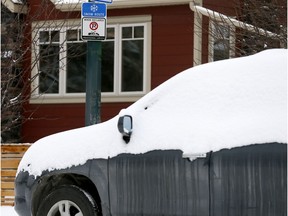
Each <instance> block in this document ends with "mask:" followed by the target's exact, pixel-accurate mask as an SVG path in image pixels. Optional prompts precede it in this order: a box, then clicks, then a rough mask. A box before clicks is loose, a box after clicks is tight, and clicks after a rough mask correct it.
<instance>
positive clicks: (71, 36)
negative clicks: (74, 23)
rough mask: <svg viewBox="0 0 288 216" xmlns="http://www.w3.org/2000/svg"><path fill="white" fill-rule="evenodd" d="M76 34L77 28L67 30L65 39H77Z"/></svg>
mask: <svg viewBox="0 0 288 216" xmlns="http://www.w3.org/2000/svg"><path fill="white" fill-rule="evenodd" d="M77 34H78V31H77V30H68V31H67V35H66V38H67V41H77V39H78V37H77V36H78V35H77Z"/></svg>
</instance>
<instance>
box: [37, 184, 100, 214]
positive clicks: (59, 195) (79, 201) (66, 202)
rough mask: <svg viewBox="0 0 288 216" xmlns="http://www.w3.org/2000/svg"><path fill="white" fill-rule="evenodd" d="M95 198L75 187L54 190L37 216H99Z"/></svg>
mask: <svg viewBox="0 0 288 216" xmlns="http://www.w3.org/2000/svg"><path fill="white" fill-rule="evenodd" d="M97 212H98V207H97V203H96V202H95V200H94V199H93V197H92V196H91V195H90V194H89V193H87V192H86V191H84V190H82V189H81V188H79V187H77V186H74V185H64V186H61V187H59V188H56V189H54V190H53V191H52V192H51V193H50V194H48V195H47V196H46V197H45V198H44V199H43V200H42V201H41V204H40V206H39V208H38V211H37V216H62V215H65V216H68V215H69V216H99V214H97Z"/></svg>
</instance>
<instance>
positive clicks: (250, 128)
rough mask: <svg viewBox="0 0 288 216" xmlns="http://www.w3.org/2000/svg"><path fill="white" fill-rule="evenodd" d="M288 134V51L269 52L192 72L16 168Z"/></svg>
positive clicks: (53, 140) (56, 139) (46, 142)
mask: <svg viewBox="0 0 288 216" xmlns="http://www.w3.org/2000/svg"><path fill="white" fill-rule="evenodd" d="M124 114H128V115H131V116H132V117H133V127H134V128H133V133H132V137H131V141H130V142H129V143H128V144H125V142H124V141H123V140H122V136H121V134H120V133H119V132H118V129H117V121H118V117H119V116H121V115H124ZM286 139H287V50H268V51H264V52H261V53H259V54H256V55H253V56H250V57H243V58H236V59H232V60H225V61H219V62H214V63H209V64H205V65H201V66H197V67H194V68H191V69H188V70H186V71H184V72H182V73H180V74H178V75H176V76H175V77H173V78H171V79H170V80H168V81H167V82H165V83H163V84H162V85H160V86H159V87H157V88H156V89H155V90H153V91H152V92H150V93H149V94H147V95H146V96H145V97H143V98H142V99H140V100H139V101H137V102H136V103H134V104H133V105H131V106H130V107H128V108H127V109H125V110H122V111H121V112H120V113H119V115H118V116H116V117H115V118H113V119H111V120H109V121H107V122H104V123H101V124H98V125H93V126H89V127H85V128H80V129H75V130H71V131H67V132H62V133H58V134H55V135H51V136H48V137H45V138H43V139H41V140H39V141H37V142H36V143H35V144H34V145H32V147H31V148H30V149H29V151H27V152H26V154H25V156H24V157H23V159H22V161H21V163H20V166H19V168H18V171H20V170H25V171H29V173H30V174H33V175H40V174H41V172H42V171H43V170H53V169H62V168H67V167H71V166H72V165H79V164H83V163H85V162H86V161H87V160H88V159H93V158H108V157H114V156H116V155H118V154H120V153H132V154H139V153H145V152H148V151H151V150H155V149H163V150H164V149H180V150H182V151H183V154H201V153H206V152H209V151H218V150H220V149H223V148H232V147H237V146H244V145H249V144H257V143H267V142H280V143H286Z"/></svg>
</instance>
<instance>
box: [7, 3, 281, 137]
mask: <svg viewBox="0 0 288 216" xmlns="http://www.w3.org/2000/svg"><path fill="white" fill-rule="evenodd" d="M246 1H248V0H246ZM5 2H10V5H14V6H15V5H17V4H19V2H20V1H19V2H18V3H15V0H14V1H12V0H5ZM71 2H72V3H71ZM243 2H244V0H243V1H242V0H241V1H240V0H239V2H238V3H236V1H224V0H219V1H217V2H215V1H213V0H195V1H192V0H190V1H189V0H174V1H172V0H114V1H113V3H112V4H110V5H108V12H107V14H108V18H107V36H106V40H105V41H103V42H102V63H101V64H102V94H101V95H102V96H101V120H102V121H105V120H108V119H110V118H112V117H114V116H115V115H117V114H118V113H119V111H120V110H121V109H123V108H126V107H127V106H129V105H130V104H131V103H133V102H135V101H136V100H138V99H139V98H141V97H142V96H143V95H145V94H146V93H148V92H149V91H150V90H151V89H153V88H155V87H157V86H158V85H159V84H161V83H162V82H164V81H166V80H167V79H169V78H170V77H172V76H174V75H175V74H177V73H179V72H181V71H183V70H185V69H187V68H190V67H192V66H196V65H199V64H202V63H206V62H209V61H214V60H221V59H224V58H229V57H234V56H239V55H241V54H243V53H241V52H243V50H245V51H247V53H249V52H250V53H251V52H253V51H254V50H249V49H248V48H245V47H244V48H243V46H242V44H241V43H240V42H239V41H241V40H244V39H245V38H247V35H245V34H242V35H241V37H238V36H236V35H237V34H238V33H239V32H244V31H246V32H249V33H251V34H252V35H255V34H259V35H261V37H265V38H269V40H270V39H271V40H272V41H273V43H268V45H267V46H268V47H269V46H270V44H273V45H271V46H272V47H281V46H282V47H283V46H284V47H285V46H287V40H286V41H284V43H282V42H281V41H280V40H278V36H279V35H280V33H281V31H282V29H281V28H280V27H278V28H276V27H274V28H272V29H268V30H267V29H266V28H265V26H263V27H262V26H260V27H261V28H257V29H256V30H255V28H254V27H255V26H253V22H252V21H251V22H249V24H247V23H246V20H247V19H246V17H244V16H243V11H245V10H244V9H245V8H244V7H242V6H243V5H245V4H244V3H243ZM2 3H3V0H2ZM21 3H22V4H24V5H27V7H28V8H27V11H25V23H26V28H25V31H24V32H25V35H26V37H25V38H26V40H24V41H23V47H24V48H25V50H26V51H25V53H23V73H24V74H25V78H26V83H28V84H27V85H28V86H29V88H25V92H24V94H23V95H25V96H26V98H27V99H26V100H25V102H24V103H23V116H24V118H23V123H22V129H21V137H22V138H21V141H22V142H34V141H36V140H37V139H39V138H41V137H43V136H46V135H50V134H53V133H56V132H60V131H64V130H68V129H73V128H77V127H82V126H84V125H85V80H86V75H85V74H86V50H87V42H86V41H83V40H82V39H81V1H80V2H76V1H74V2H73V1H65V0H64V1H59V0H41V1H39V0H27V2H22V1H21ZM279 5H280V6H279V7H278V8H279V10H280V9H281V11H282V10H283V11H285V13H284V15H283V16H282V15H281V17H280V22H281V24H283V25H282V26H287V19H286V18H285V16H286V17H287V15H286V10H287V2H285V1H280V2H279ZM283 7H284V8H283ZM285 7H286V10H285ZM243 8H244V9H243ZM241 11H242V12H241ZM278 12H279V11H278ZM278 12H277V13H278ZM279 14H280V13H279ZM275 28H276V30H277V31H276V32H275ZM259 29H260V30H259ZM262 30H263V32H262ZM259 32H260V33H259ZM284 32H285V31H284ZM243 35H245V37H244V36H243ZM284 35H285V33H284ZM286 36H287V35H286ZM286 38H287V37H286ZM254 42H255V41H253V43H254ZM285 43H286V44H285ZM261 45H263V44H261ZM239 47H240V48H243V49H239ZM264 48H265V47H264V46H262V47H261V49H264ZM239 50H241V52H240V51H239Z"/></svg>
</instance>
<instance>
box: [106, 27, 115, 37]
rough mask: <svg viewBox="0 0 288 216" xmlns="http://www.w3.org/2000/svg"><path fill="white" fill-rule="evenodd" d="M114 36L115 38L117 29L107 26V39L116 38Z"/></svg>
mask: <svg viewBox="0 0 288 216" xmlns="http://www.w3.org/2000/svg"><path fill="white" fill-rule="evenodd" d="M114 38H115V29H114V28H107V39H114Z"/></svg>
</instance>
